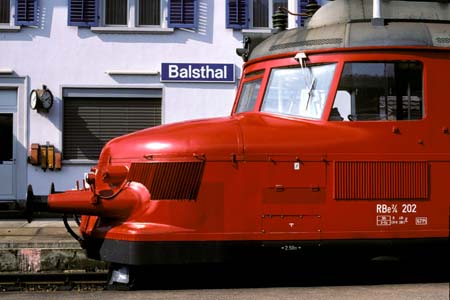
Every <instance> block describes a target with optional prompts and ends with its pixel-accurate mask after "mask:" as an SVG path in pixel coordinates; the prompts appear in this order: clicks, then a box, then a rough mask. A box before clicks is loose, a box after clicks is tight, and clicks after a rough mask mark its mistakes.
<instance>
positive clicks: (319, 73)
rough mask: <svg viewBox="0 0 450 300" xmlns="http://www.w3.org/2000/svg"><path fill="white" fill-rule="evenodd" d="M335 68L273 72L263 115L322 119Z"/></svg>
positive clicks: (311, 67)
mask: <svg viewBox="0 0 450 300" xmlns="http://www.w3.org/2000/svg"><path fill="white" fill-rule="evenodd" d="M335 68H336V64H328V65H317V66H310V67H303V68H302V67H295V68H279V69H273V70H272V71H271V74H270V79H269V83H268V85H267V89H266V93H265V95H264V100H263V104H262V107H261V111H264V112H270V113H277V114H283V115H290V116H298V117H303V118H309V119H320V117H321V116H322V113H323V110H324V107H325V102H326V99H327V96H328V91H329V89H330V85H331V81H332V79H333V75H334V70H335Z"/></svg>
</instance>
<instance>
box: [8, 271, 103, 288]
mask: <svg viewBox="0 0 450 300" xmlns="http://www.w3.org/2000/svg"><path fill="white" fill-rule="evenodd" d="M107 275H108V274H107V272H87V273H86V272H75V273H43V274H20V273H10V274H0V291H2V292H10V291H72V290H75V291H84V290H92V291H96V290H103V289H105V287H106V283H107Z"/></svg>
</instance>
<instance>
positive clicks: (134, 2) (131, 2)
mask: <svg viewBox="0 0 450 300" xmlns="http://www.w3.org/2000/svg"><path fill="white" fill-rule="evenodd" d="M100 5H101V8H100V11H101V15H100V16H101V17H100V19H101V24H102V26H104V27H128V28H139V27H144V28H167V21H166V20H167V1H164V0H160V7H161V14H160V25H140V24H139V0H127V25H114V24H111V25H110V24H105V16H106V5H105V1H100Z"/></svg>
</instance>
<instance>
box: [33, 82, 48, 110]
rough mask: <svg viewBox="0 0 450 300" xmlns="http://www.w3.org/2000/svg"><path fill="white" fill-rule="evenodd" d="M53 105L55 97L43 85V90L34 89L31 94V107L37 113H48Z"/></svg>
mask: <svg viewBox="0 0 450 300" xmlns="http://www.w3.org/2000/svg"><path fill="white" fill-rule="evenodd" d="M52 105H53V95H52V92H50V90H49V89H48V88H47V87H46V86H45V85H43V86H42V89H34V90H32V91H31V93H30V107H31V109H36V110H37V111H39V112H40V111H45V112H48V111H49V110H50V108H51V107H52Z"/></svg>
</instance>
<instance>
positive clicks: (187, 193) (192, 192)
mask: <svg viewBox="0 0 450 300" xmlns="http://www.w3.org/2000/svg"><path fill="white" fill-rule="evenodd" d="M203 168H204V162H152V163H132V164H131V166H130V172H129V173H128V177H127V180H128V181H136V182H140V183H142V184H143V185H145V186H146V187H147V189H148V190H149V191H150V195H151V198H152V200H196V199H197V195H198V191H199V189H200V184H201V180H202V176H203Z"/></svg>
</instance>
